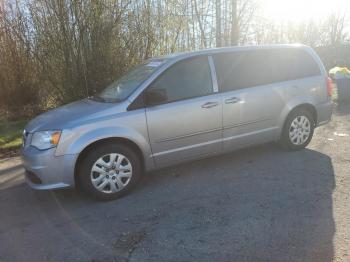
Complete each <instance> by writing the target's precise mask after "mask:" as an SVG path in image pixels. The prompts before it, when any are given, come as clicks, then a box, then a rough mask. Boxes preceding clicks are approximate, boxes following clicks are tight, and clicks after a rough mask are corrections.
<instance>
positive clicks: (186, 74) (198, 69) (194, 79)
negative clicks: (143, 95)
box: [151, 56, 213, 102]
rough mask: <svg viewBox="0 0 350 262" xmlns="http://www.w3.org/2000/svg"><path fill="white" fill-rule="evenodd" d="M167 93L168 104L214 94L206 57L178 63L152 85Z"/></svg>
mask: <svg viewBox="0 0 350 262" xmlns="http://www.w3.org/2000/svg"><path fill="white" fill-rule="evenodd" d="M151 88H163V89H165V90H166V91H167V95H168V102H171V101H177V100H181V99H186V98H191V97H197V96H202V95H207V94H210V93H212V91H213V88H212V79H211V74H210V67H209V64H208V58H207V57H206V56H202V57H196V58H192V59H187V60H185V61H181V62H179V63H176V64H175V65H173V66H172V67H170V68H169V69H168V70H166V71H165V72H164V73H163V74H162V75H160V76H159V77H158V78H157V79H156V80H155V81H154V82H153V84H152V85H151Z"/></svg>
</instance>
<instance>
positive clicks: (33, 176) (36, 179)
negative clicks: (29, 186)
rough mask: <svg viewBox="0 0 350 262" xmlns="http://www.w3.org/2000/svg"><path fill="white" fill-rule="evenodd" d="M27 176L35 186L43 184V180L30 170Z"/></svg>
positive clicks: (27, 171) (26, 172) (26, 173)
mask: <svg viewBox="0 0 350 262" xmlns="http://www.w3.org/2000/svg"><path fill="white" fill-rule="evenodd" d="M25 175H26V177H27V178H28V179H29V180H30V182H32V183H34V184H41V183H42V181H41V179H40V178H39V177H38V176H37V175H36V174H34V173H33V172H31V171H29V170H26V171H25Z"/></svg>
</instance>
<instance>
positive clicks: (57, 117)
mask: <svg viewBox="0 0 350 262" xmlns="http://www.w3.org/2000/svg"><path fill="white" fill-rule="evenodd" d="M112 107H116V104H114V103H102V102H97V101H93V100H90V99H84V100H80V101H76V102H73V103H70V104H67V105H65V106H61V107H58V108H56V109H53V110H50V111H48V112H46V113H43V114H41V115H39V116H37V117H35V118H34V119H33V120H31V121H30V122H29V123H28V125H27V126H26V128H25V129H26V131H27V132H29V133H32V132H35V131H44V130H60V129H64V128H65V127H67V126H68V125H72V124H74V123H76V122H82V121H85V120H89V119H92V118H95V117H98V116H101V114H103V113H102V112H104V111H106V110H108V109H110V108H112ZM113 111H114V112H113V113H117V112H116V111H115V110H113Z"/></svg>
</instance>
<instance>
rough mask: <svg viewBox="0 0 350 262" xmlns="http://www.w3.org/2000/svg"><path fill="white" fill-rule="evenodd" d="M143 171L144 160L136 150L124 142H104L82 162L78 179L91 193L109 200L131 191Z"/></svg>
mask: <svg viewBox="0 0 350 262" xmlns="http://www.w3.org/2000/svg"><path fill="white" fill-rule="evenodd" d="M113 159H114V161H113ZM141 174H142V165H141V161H140V159H139V157H138V155H137V154H136V153H135V152H134V151H133V150H131V149H130V148H129V147H127V146H125V145H122V144H101V145H99V146H97V147H95V148H93V149H92V150H90V152H89V153H88V154H87V155H86V156H85V157H84V159H83V160H82V161H81V162H80V166H79V168H78V181H79V184H80V185H79V186H80V187H81V189H82V190H83V191H84V192H85V193H87V194H88V195H89V196H92V197H93V198H95V199H98V200H102V201H109V200H114V199H117V198H119V197H122V196H124V195H126V194H127V193H129V192H130V191H131V190H132V189H133V188H134V187H135V185H136V184H137V182H138V181H139V180H140V178H141ZM113 184H114V185H113Z"/></svg>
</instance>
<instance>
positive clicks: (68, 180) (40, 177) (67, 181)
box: [22, 146, 77, 190]
mask: <svg viewBox="0 0 350 262" xmlns="http://www.w3.org/2000/svg"><path fill="white" fill-rule="evenodd" d="M55 150H56V148H52V149H48V150H38V149H36V148H35V147H32V146H27V147H25V148H23V149H22V161H23V166H24V169H25V170H26V172H25V174H26V182H27V183H28V184H29V185H30V186H31V187H32V188H34V189H40V190H46V189H58V188H66V187H74V184H75V183H74V166H75V162H76V159H77V155H63V156H55Z"/></svg>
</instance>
